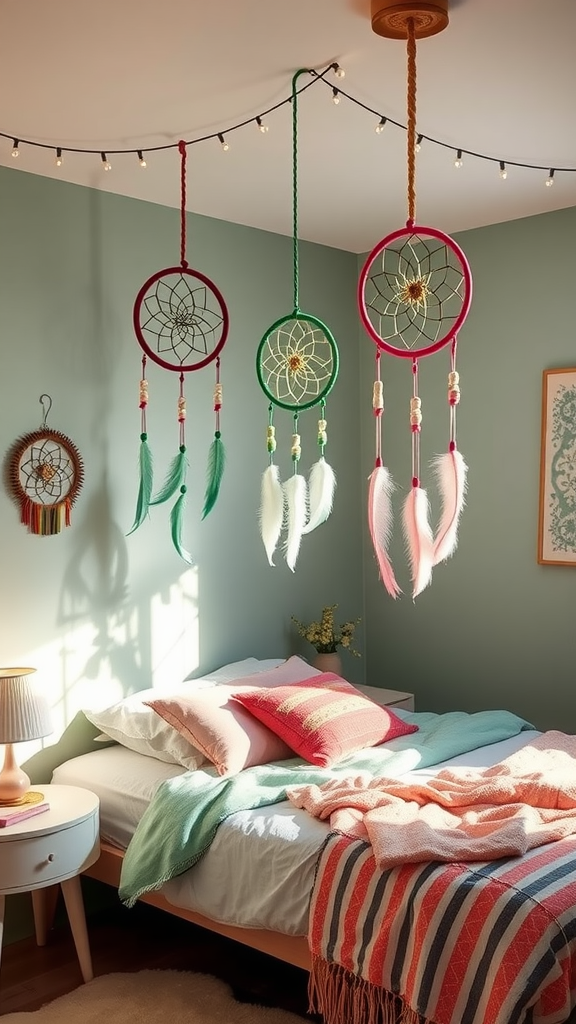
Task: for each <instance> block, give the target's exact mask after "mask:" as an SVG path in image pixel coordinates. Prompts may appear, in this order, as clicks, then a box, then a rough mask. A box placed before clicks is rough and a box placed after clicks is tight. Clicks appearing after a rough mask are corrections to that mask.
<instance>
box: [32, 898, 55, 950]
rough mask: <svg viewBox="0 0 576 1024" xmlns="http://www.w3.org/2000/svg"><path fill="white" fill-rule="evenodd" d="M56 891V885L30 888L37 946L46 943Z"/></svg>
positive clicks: (52, 918) (52, 919) (52, 921)
mask: <svg viewBox="0 0 576 1024" xmlns="http://www.w3.org/2000/svg"><path fill="white" fill-rule="evenodd" d="M58 892H59V889H58V886H57V885H47V886H45V887H44V888H43V889H33V890H32V909H33V910H34V928H35V931H36V943H37V945H38V946H45V945H46V942H47V939H48V932H49V931H50V928H51V927H52V925H53V924H54V914H55V913H56V903H57V901H58Z"/></svg>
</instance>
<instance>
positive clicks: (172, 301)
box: [129, 141, 229, 562]
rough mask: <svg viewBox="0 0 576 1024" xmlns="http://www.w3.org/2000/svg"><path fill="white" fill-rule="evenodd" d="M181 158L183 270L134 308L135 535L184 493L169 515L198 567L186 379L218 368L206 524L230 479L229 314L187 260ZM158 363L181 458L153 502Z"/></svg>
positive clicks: (163, 276)
mask: <svg viewBox="0 0 576 1024" xmlns="http://www.w3.org/2000/svg"><path fill="white" fill-rule="evenodd" d="M178 151H179V153H180V266H179V267H168V268H166V269H165V270H159V271H158V272H157V273H156V274H153V275H152V277H150V278H149V279H148V280H147V281H145V283H144V284H143V285H142V287H141V289H140V291H139V292H138V295H137V296H136V301H135V303H134V312H133V323H134V332H135V334H136V337H137V339H138V343H139V345H140V347H141V348H142V349H143V351H144V356H143V357H142V374H141V379H140V402H139V407H140V417H141V423H140V429H141V432H140V486H139V491H138V500H137V504H136V513H135V517H134V523H133V526H132V528H131V530H130V531H129V532H130V533H133V532H134V530H136V529H138V527H139V526H141V525H142V523H143V522H144V519H145V518H146V516H147V515H148V512H149V509H150V506H152V505H160V504H163V503H164V502H166V501H169V500H170V499H171V498H172V497H174V495H176V494H178V497H177V499H176V502H175V504H174V506H173V508H172V511H171V514H170V525H171V534H172V542H173V544H174V547H175V548H176V551H177V552H178V554H179V555H180V556H181V558H183V559H184V560H185V561H186V562H191V560H192V559H191V556H190V554H189V553H188V552H187V551H186V550H185V548H184V547H183V544H182V519H183V513H184V508H185V500H186V492H187V487H186V474H187V469H188V458H187V452H186V431H185V427H186V397H185V393H184V380H185V374H186V373H191V372H193V371H194V370H201V369H202V368H203V367H204V366H207V365H208V363H211V362H215V369H216V379H215V384H214V395H213V398H214V401H213V408H214V415H215V430H214V439H213V441H212V443H211V446H210V451H209V457H208V470H207V482H206V492H205V496H204V507H203V511H202V518H203V519H204V518H205V517H206V516H207V515H208V513H209V512H210V511H211V510H212V508H213V507H214V505H215V503H216V500H217V498H218V494H219V492H220V484H221V482H222V476H223V472H224V463H225V450H224V445H223V442H222V435H221V431H220V411H221V409H222V384H221V381H220V352H221V350H222V348H223V347H224V345H225V343H226V339H227V337H228V326H229V318H228V309H227V307H226V303H225V302H224V299H223V297H222V294H221V292H220V291H219V289H218V288H217V287H216V285H215V284H214V283H213V281H211V280H210V278H208V277H206V276H205V275H204V274H201V273H200V271H198V270H191V269H190V267H189V266H188V261H187V259H186V155H187V154H186V143H185V142H183V141H181V142H179V143H178ZM148 358H150V359H152V360H153V361H154V362H155V363H157V364H158V365H159V366H162V367H163V368H164V369H165V370H172V371H174V372H176V373H178V381H179V390H178V398H177V422H178V441H179V447H178V453H177V454H176V455H175V457H174V459H173V460H172V463H171V465H170V467H169V469H168V473H167V475H166V479H165V481H164V484H163V486H162V487H161V488H160V490H159V491H158V492H157V493H156V494H154V495H153V493H152V490H153V469H152V455H151V451H150V448H149V444H148V431H147V409H148V380H147V379H146V366H147V359H148Z"/></svg>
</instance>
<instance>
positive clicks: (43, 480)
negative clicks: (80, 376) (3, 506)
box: [8, 395, 84, 537]
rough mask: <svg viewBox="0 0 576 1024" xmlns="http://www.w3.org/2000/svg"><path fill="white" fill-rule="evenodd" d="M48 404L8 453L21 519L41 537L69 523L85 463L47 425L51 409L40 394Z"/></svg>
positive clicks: (62, 437) (13, 492)
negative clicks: (37, 424) (37, 423)
mask: <svg viewBox="0 0 576 1024" xmlns="http://www.w3.org/2000/svg"><path fill="white" fill-rule="evenodd" d="M39 400H40V404H41V405H42V407H43V408H44V400H46V401H47V402H48V407H47V408H45V409H44V419H43V422H42V426H41V427H40V429H39V430H33V431H32V432H31V433H29V434H24V436H23V437H20V438H18V440H17V441H15V442H14V444H13V445H12V448H11V450H10V452H9V454H8V473H9V484H10V489H11V491H12V495H13V497H14V498H15V500H16V501H17V502H18V504H19V506H20V521H21V522H22V523H23V524H24V526H27V527H28V530H29V532H30V533H36V534H39V535H40V536H42V537H49V536H53V535H54V534H56V533H60V531H61V530H62V527H65V526H70V519H71V514H72V506H73V504H74V502H75V501H76V498H77V497H78V494H79V493H80V489H81V487H82V484H83V482H84V465H83V463H82V458H81V456H80V452H79V451H78V449H77V448H76V445H75V444H74V443H73V442H72V441H71V440H70V438H69V437H66V435H65V434H61V433H60V431H59V430H51V429H50V428H49V427H48V426H47V423H46V421H47V419H48V413H49V412H50V409H51V408H52V399H51V398H50V396H49V395H40V399H39Z"/></svg>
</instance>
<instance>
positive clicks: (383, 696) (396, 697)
mask: <svg viewBox="0 0 576 1024" xmlns="http://www.w3.org/2000/svg"><path fill="white" fill-rule="evenodd" d="M356 689H357V690H360V691H361V692H362V693H364V694H366V696H367V697H369V698H370V700H373V701H374V703H375V704H382V705H383V706H385V707H389V708H404V710H405V711H414V694H413V693H404V691H403V690H385V689H384V687H381V686H359V685H358V684H356Z"/></svg>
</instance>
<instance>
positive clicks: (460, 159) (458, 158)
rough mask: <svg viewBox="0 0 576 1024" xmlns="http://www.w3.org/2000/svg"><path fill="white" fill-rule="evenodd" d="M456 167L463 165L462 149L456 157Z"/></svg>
mask: <svg viewBox="0 0 576 1024" xmlns="http://www.w3.org/2000/svg"><path fill="white" fill-rule="evenodd" d="M454 167H462V150H461V149H459V150H458V151H457V153H456V159H455V161H454Z"/></svg>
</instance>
